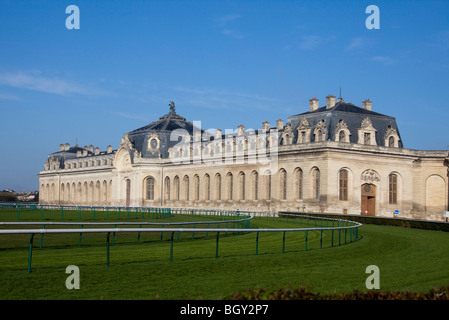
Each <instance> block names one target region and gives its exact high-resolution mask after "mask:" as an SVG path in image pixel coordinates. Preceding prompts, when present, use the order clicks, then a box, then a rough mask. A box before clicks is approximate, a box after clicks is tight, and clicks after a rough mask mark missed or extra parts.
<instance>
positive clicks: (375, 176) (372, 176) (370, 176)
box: [360, 169, 380, 183]
mask: <svg viewBox="0 0 449 320" xmlns="http://www.w3.org/2000/svg"><path fill="white" fill-rule="evenodd" d="M360 179H361V180H362V181H363V182H367V183H374V182H380V176H379V173H377V171H376V170H373V169H368V170H365V171H363V172H362V175H361V176H360Z"/></svg>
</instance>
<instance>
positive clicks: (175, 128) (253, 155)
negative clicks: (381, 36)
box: [39, 96, 449, 220]
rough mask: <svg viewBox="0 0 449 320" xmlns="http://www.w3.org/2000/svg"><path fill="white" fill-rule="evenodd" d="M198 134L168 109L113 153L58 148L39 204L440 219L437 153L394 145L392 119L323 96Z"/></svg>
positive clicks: (444, 170)
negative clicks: (273, 118)
mask: <svg viewBox="0 0 449 320" xmlns="http://www.w3.org/2000/svg"><path fill="white" fill-rule="evenodd" d="M227 131H229V130H225V133H223V132H222V130H220V129H217V130H216V131H215V132H213V133H211V132H209V131H206V130H202V129H201V128H199V127H198V126H196V125H195V124H192V123H190V122H188V121H186V120H185V118H183V117H181V116H179V115H177V114H176V112H175V107H174V103H171V104H170V113H168V114H167V115H165V116H163V117H161V118H160V119H159V120H158V121H155V122H153V123H150V124H149V125H148V126H145V127H142V128H139V129H136V130H134V131H131V132H129V133H126V134H125V135H124V137H123V138H122V140H121V143H120V146H119V148H118V149H117V150H112V147H108V150H107V151H104V152H100V151H99V149H98V148H93V146H90V147H84V148H81V147H79V146H74V147H72V148H70V146H69V145H67V144H66V145H61V146H60V150H59V151H58V152H55V153H53V154H51V155H49V158H48V159H47V161H46V163H45V165H44V171H42V172H40V174H39V184H40V190H39V191H40V197H39V199H40V202H41V203H44V204H74V205H105V206H106V205H108V206H152V207H155V206H163V207H191V208H234V209H240V210H257V211H294V212H321V213H339V214H362V215H375V216H386V217H393V216H394V213H395V211H396V210H398V212H399V216H400V217H405V218H415V219H428V220H443V213H444V211H446V210H448V209H447V208H448V198H449V197H448V195H449V192H448V154H447V151H424V150H411V149H406V148H403V145H402V140H401V137H400V134H399V129H398V127H397V125H396V121H395V119H394V118H392V117H389V116H385V115H382V114H379V113H375V112H373V111H372V102H371V101H369V100H365V101H363V107H361V108H360V107H357V106H354V105H352V104H349V103H347V102H345V101H343V99H341V98H339V99H338V101H337V102H335V97H334V96H328V97H327V101H326V106H324V107H321V108H319V107H318V99H316V98H314V99H311V100H310V109H309V111H308V112H304V113H302V114H299V115H293V116H291V117H289V118H288V120H287V121H286V123H285V124H284V121H282V120H281V119H279V120H278V121H277V122H276V126H274V127H270V124H269V123H268V122H264V123H263V124H262V129H261V130H257V132H255V131H245V127H244V126H243V125H240V126H239V127H238V128H237V130H235V131H234V130H231V131H232V132H227Z"/></svg>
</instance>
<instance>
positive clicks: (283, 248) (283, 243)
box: [282, 218, 288, 253]
mask: <svg viewBox="0 0 449 320" xmlns="http://www.w3.org/2000/svg"><path fill="white" fill-rule="evenodd" d="M287 219H288V218H287ZM283 233H284V234H283V235H282V253H284V251H285V231H284V232H283Z"/></svg>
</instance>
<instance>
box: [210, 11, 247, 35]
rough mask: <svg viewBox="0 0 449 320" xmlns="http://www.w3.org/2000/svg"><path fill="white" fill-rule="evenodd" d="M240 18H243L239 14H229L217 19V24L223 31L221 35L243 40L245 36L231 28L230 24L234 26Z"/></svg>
mask: <svg viewBox="0 0 449 320" xmlns="http://www.w3.org/2000/svg"><path fill="white" fill-rule="evenodd" d="M240 18H241V16H240V15H239V14H228V15H225V16H222V17H220V18H218V19H216V20H215V22H216V23H217V25H218V26H219V27H220V28H221V29H222V31H221V33H222V34H224V35H225V36H227V37H230V38H234V39H243V35H242V34H241V33H240V32H238V31H236V30H235V29H233V28H231V27H230V26H229V25H230V24H233V23H234V22H235V21H236V20H238V19H240Z"/></svg>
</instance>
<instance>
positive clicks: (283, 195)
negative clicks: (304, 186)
mask: <svg viewBox="0 0 449 320" xmlns="http://www.w3.org/2000/svg"><path fill="white" fill-rule="evenodd" d="M279 178H280V183H281V185H280V187H281V199H282V200H287V172H286V171H285V170H284V169H281V170H280V176H279Z"/></svg>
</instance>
